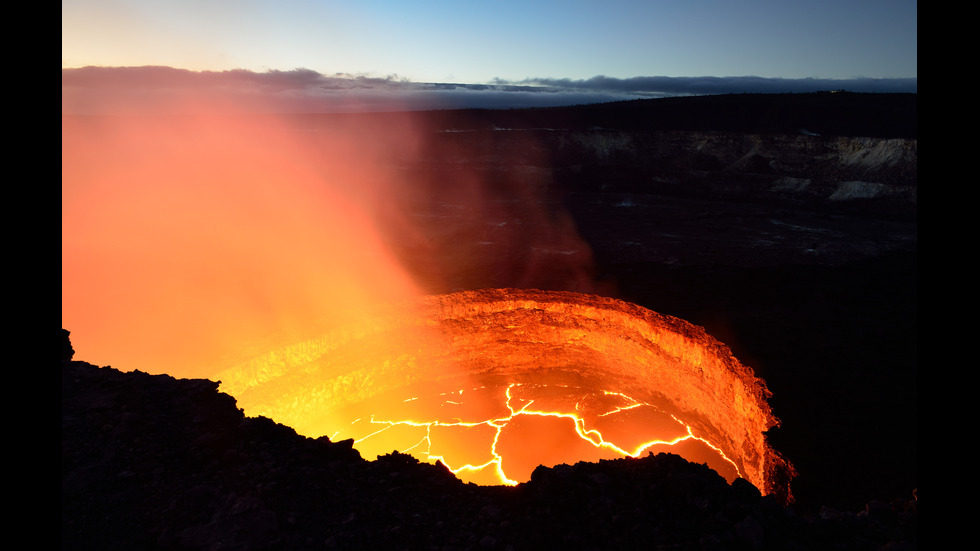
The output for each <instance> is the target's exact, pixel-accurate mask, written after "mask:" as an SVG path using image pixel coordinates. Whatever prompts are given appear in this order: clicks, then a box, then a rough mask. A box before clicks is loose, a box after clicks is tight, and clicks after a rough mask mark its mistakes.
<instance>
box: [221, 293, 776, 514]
mask: <svg viewBox="0 0 980 551" xmlns="http://www.w3.org/2000/svg"><path fill="white" fill-rule="evenodd" d="M218 378H219V380H220V381H221V382H222V388H221V390H222V391H224V392H227V393H229V394H231V395H232V396H234V397H235V398H236V399H237V400H238V404H239V406H240V407H242V408H243V410H244V411H245V413H246V414H247V415H252V416H258V415H262V416H266V417H269V418H271V419H274V420H276V421H277V422H280V423H283V424H285V425H288V426H291V427H293V428H294V429H295V430H296V431H297V432H299V433H300V434H304V435H307V436H311V437H318V436H323V435H326V436H329V437H330V438H331V439H332V440H337V439H348V438H353V439H354V441H355V447H357V449H358V450H359V451H360V452H361V453H362V454H363V455H365V456H366V457H368V458H373V456H374V455H377V454H383V453H388V452H391V451H392V450H398V451H401V452H403V453H411V454H413V455H415V456H416V457H418V458H419V459H420V460H426V461H442V462H443V463H445V464H446V465H447V466H448V467H449V468H450V469H452V470H453V472H455V473H456V474H457V476H459V477H460V478H462V479H463V480H467V481H471V482H477V483H481V484H516V483H518V482H521V481H523V480H528V479H529V478H530V474H531V472H532V471H533V469H534V468H535V467H536V466H538V465H546V466H554V465H557V464H561V463H574V462H577V461H597V460H601V459H612V458H618V457H625V456H634V457H636V456H639V455H640V454H644V453H648V452H661V451H669V452H672V453H676V454H678V455H681V456H683V457H685V458H686V459H688V460H689V461H694V462H698V463H706V464H708V466H710V467H712V468H713V469H715V470H716V471H718V472H719V474H721V475H722V476H724V477H726V478H727V479H728V480H733V479H734V478H735V477H742V478H745V479H747V480H748V481H750V482H752V483H753V484H755V485H756V486H757V487H758V488H759V489H760V490H762V491H763V492H764V493H766V494H776V495H777V496H778V497H780V498H781V499H782V500H785V501H789V500H791V499H792V498H791V495H790V490H789V482H790V479H791V478H792V476H793V468H792V466H791V465H790V464H789V463H788V462H787V461H785V460H784V459H783V458H782V457H781V456H780V455H779V454H778V453H777V452H775V451H774V450H773V449H771V448H770V447H769V445H768V444H767V442H766V438H765V433H766V431H768V430H769V429H770V428H772V427H774V426H777V425H778V419H776V417H775V416H773V414H772V412H771V410H770V408H769V405H768V403H767V399H768V397H769V391H768V390H767V389H766V387H765V383H764V382H763V381H762V380H760V379H758V378H756V377H755V376H754V374H753V372H752V370H751V369H749V368H748V367H746V366H743V365H742V364H741V363H739V362H738V360H736V359H735V358H734V357H733V356H732V354H731V352H730V350H729V349H728V348H727V347H726V346H725V345H723V344H721V343H720V342H718V341H716V340H715V339H713V338H712V337H710V336H709V335H707V334H706V333H705V332H704V330H703V329H702V328H700V327H697V326H694V325H692V324H690V323H688V322H685V321H683V320H680V319H677V318H673V317H670V316H665V315H662V314H658V313H656V312H652V311H650V310H647V309H645V308H642V307H640V306H637V305H635V304H630V303H627V302H623V301H619V300H615V299H611V298H606V297H599V296H593V295H583V294H577V293H570V292H555V291H538V290H518V289H490V290H481V291H466V292H460V293H453V294H449V295H437V296H428V297H422V298H421V299H419V300H418V301H416V302H412V303H410V304H402V305H399V306H397V307H392V308H390V309H386V310H383V311H380V312H373V313H371V314H367V313H365V315H363V316H361V317H360V318H359V319H358V320H356V321H352V322H350V323H348V324H345V325H343V326H341V327H334V328H332V329H330V330H329V331H326V332H325V334H323V335H322V336H319V337H316V338H313V339H308V340H305V341H303V342H300V343H296V344H292V345H289V346H285V347H282V348H280V349H277V350H275V351H274V352H271V353H269V354H267V355H265V356H263V357H260V358H256V359H254V360H251V361H249V362H246V363H244V364H241V365H239V366H237V367H235V368H233V369H229V370H227V371H225V372H223V373H221V374H220V375H219V377H218Z"/></svg>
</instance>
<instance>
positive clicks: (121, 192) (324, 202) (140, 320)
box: [62, 105, 418, 377]
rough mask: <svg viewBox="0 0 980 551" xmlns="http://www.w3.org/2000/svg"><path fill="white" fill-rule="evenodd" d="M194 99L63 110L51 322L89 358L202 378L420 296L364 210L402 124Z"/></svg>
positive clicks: (405, 143)
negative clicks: (155, 109) (306, 129)
mask: <svg viewBox="0 0 980 551" xmlns="http://www.w3.org/2000/svg"><path fill="white" fill-rule="evenodd" d="M206 107H207V106H206V105H200V106H193V108H186V109H176V108H175V109H174V111H176V112H178V113H179V114H177V113H174V112H170V113H167V112H164V113H165V114H153V115H149V114H114V115H104V116H98V117H84V116H64V117H63V118H62V316H63V321H62V323H63V326H64V327H66V328H70V330H71V331H72V339H73V341H76V342H77V345H76V346H77V347H78V349H79V350H84V351H85V354H86V358H87V359H89V360H90V361H93V362H97V363H100V364H102V365H106V364H108V363H109V362H112V363H113V364H114V365H116V366H119V367H122V368H123V369H130V370H131V369H139V370H142V371H147V372H151V373H168V374H171V375H175V376H183V377H209V376H211V375H213V374H214V372H215V371H217V370H218V369H220V368H221V367H222V366H224V367H226V366H228V365H232V364H233V363H235V362H237V361H241V359H243V358H247V357H250V356H254V355H255V354H257V353H259V352H260V351H263V350H268V349H270V348H273V347H275V346H280V345H281V344H282V343H283V342H290V341H292V340H297V339H303V338H309V337H311V336H313V335H316V334H317V333H318V332H320V331H322V330H323V328H324V327H330V326H332V325H333V324H335V323H338V322H339V321H341V320H349V317H350V316H351V315H354V314H356V313H357V312H359V311H360V310H361V309H363V306H364V305H365V304H371V303H373V302H376V301H382V302H384V301H390V300H402V299H405V298H408V297H412V296H415V295H416V294H417V292H418V291H417V289H416V287H415V284H414V282H413V281H412V279H411V278H410V277H409V276H408V275H407V274H406V273H405V271H404V270H403V269H402V268H401V266H400V265H399V264H398V263H397V262H396V261H395V260H394V258H393V257H392V255H391V254H390V252H389V251H388V249H387V246H386V245H385V243H384V241H383V240H382V239H381V236H380V235H379V233H378V230H377V229H376V228H375V225H374V220H373V212H372V210H371V201H372V200H373V199H374V196H375V195H376V194H383V193H384V189H385V187H386V186H388V185H390V182H391V176H390V175H389V174H388V173H387V172H386V171H385V169H384V168H382V163H380V162H378V161H377V159H378V157H380V156H383V155H385V156H386V155H391V154H392V151H391V150H390V149H389V148H392V147H404V148H410V147H411V140H408V139H407V138H406V136H405V134H404V132H401V130H400V129H398V128H397V127H396V126H389V127H388V128H387V133H386V134H385V136H387V138H388V139H387V141H385V140H379V139H372V140H367V139H361V140H356V139H354V138H352V137H351V136H350V134H351V133H350V132H347V130H346V129H342V128H333V129H328V130H331V131H332V133H331V132H321V133H308V134H304V133H303V132H302V131H301V130H300V129H297V128H296V127H289V126H288V125H287V124H285V123H284V122H283V120H280V119H277V118H275V117H272V116H261V115H256V114H254V113H253V114H251V115H247V116H246V115H244V114H236V113H235V112H234V110H233V108H232V107H229V106H219V107H217V108H215V109H213V110H209V109H207V108H206Z"/></svg>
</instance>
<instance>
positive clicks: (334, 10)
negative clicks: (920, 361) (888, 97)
mask: <svg viewBox="0 0 980 551" xmlns="http://www.w3.org/2000/svg"><path fill="white" fill-rule="evenodd" d="M86 67H103V68H107V67H113V68H130V69H132V68H146V67H167V68H173V69H179V70H182V71H187V72H189V73H192V74H193V75H203V77H202V78H201V79H199V80H201V81H205V82H207V83H212V84H213V83H214V81H215V80H216V79H218V78H226V77H232V76H233V77H236V78H237V79H238V80H237V81H236V82H238V83H239V84H241V82H242V77H243V76H245V75H247V76H249V77H250V78H251V79H252V81H253V82H263V83H267V82H269V81H272V80H275V81H276V82H277V83H278V84H277V86H279V87H280V88H279V91H280V98H281V97H282V96H281V94H282V88H281V87H282V86H283V83H284V82H285V81H286V80H287V79H293V80H290V81H289V82H290V85H289V86H290V88H289V95H290V96H291V97H293V98H294V99H296V98H297V97H300V98H301V99H304V100H305V101H306V102H307V103H308V104H309V102H310V101H311V97H330V98H333V99H334V100H335V101H334V103H333V104H332V105H334V106H335V107H334V108H335V109H337V110H345V109H350V108H351V107H349V106H346V107H345V106H340V107H336V105H337V102H336V97H337V92H336V89H337V88H338V86H340V87H345V88H346V89H347V93H348V94H349V93H351V92H350V90H351V89H356V90H357V91H358V92H361V93H364V92H370V93H368V94H367V95H368V96H371V93H374V94H375V96H377V94H378V93H382V92H383V95H386V94H390V93H393V92H394V91H397V92H398V93H400V94H402V95H403V96H405V95H406V94H407V95H408V96H409V97H411V98H413V100H417V101H419V102H420V103H418V105H422V106H424V107H428V106H431V105H437V104H439V102H446V103H449V104H450V105H449V106H464V107H465V106H471V105H470V104H471V103H480V102H483V103H493V101H494V100H493V98H500V97H503V96H506V97H507V98H508V99H507V100H506V102H509V103H510V104H514V105H515V106H523V105H524V104H527V105H533V104H535V101H537V102H541V101H545V102H551V103H555V102H557V103H575V102H579V101H581V100H583V99H586V100H590V99H591V100H594V99H598V100H599V101H602V100H615V99H627V98H631V97H657V96H663V95H682V94H700V93H727V92H734V93H739V92H760V91H761V92H769V91H808V90H814V89H827V88H828V87H829V88H831V89H838V88H844V89H853V91H903V92H915V91H916V77H917V3H916V2H915V1H914V0H822V1H820V2H814V1H798V0H741V1H738V2H735V1H731V0H684V1H663V0H643V1H638V0H604V1H602V2H598V1H586V0H567V1H562V2H559V1H550V0H521V1H512V0H498V1H496V2H469V1H464V2H460V1H459V0H454V1H442V0H418V1H414V2H403V1H396V0H362V1H359V2H338V1H333V0H286V1H281V0H280V1H270V0H242V1H236V2H231V1H190V0H168V1H157V0H87V1H78V0H63V1H62V69H63V76H64V75H68V77H66V78H69V79H75V80H76V81H77V80H78V79H79V78H80V77H79V76H78V75H77V74H76V73H77V72H78V71H77V70H79V69H81V68H86ZM103 74H104V73H103ZM129 74H130V75H132V74H133V73H132V71H130V73H129ZM116 78H120V77H118V75H117V77H116ZM296 79H299V80H296ZM185 80H186V79H185ZM117 83H118V81H117ZM421 84H427V85H429V86H428V87H422V86H419V85H421ZM434 84H439V85H441V86H442V87H441V88H440V87H434V86H432V85H434ZM447 84H457V85H459V86H456V87H453V88H448V87H446V86H445V85H447ZM71 85H72V84H69V86H71ZM209 85H210V84H209ZM474 85H481V86H474ZM63 86H64V85H63ZM261 86H263V87H265V88H268V86H269V85H268V84H261ZM379 87H380V88H379ZM379 90H380V91H381V92H379ZM542 91H545V92H552V93H551V94H549V95H547V96H534V94H533V92H542ZM559 91H560V92H564V93H566V94H571V95H566V94H556V92H559ZM450 92H452V93H450ZM463 92H473V93H472V94H467V95H466V97H468V98H470V99H469V100H467V102H462V101H461V100H459V99H458V98H459V95H460V94H461V93H463ZM413 94H414V95H413ZM423 96H424V98H425V101H422V100H421V99H420V98H421V97H423ZM533 97H537V98H542V97H546V98H548V99H547V100H540V99H539V100H534V99H533ZM452 98H456V100H455V101H456V103H453V102H452V101H451V99H452ZM375 99H376V97H375ZM367 104H368V105H373V106H378V105H380V103H378V102H375V103H372V102H371V101H368V103H367ZM344 105H346V104H344ZM361 105H362V106H363V105H364V104H363V103H362V104H361ZM321 108H322V106H321Z"/></svg>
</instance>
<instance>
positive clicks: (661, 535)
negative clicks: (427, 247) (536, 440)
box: [62, 331, 918, 551]
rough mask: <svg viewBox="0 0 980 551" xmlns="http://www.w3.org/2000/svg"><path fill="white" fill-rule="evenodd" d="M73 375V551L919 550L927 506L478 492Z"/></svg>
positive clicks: (689, 480)
mask: <svg viewBox="0 0 980 551" xmlns="http://www.w3.org/2000/svg"><path fill="white" fill-rule="evenodd" d="M73 355H74V351H73V350H72V347H71V344H70V342H69V341H68V332H67V331H64V351H63V362H62V548H63V549H98V550H100V551H111V550H124V549H125V550H131V549H175V550H185V549H186V550H190V549H202V550H215V551H216V550H219V549H220V550H242V551H244V550H253V549H254V550H258V549H262V550H276V549H283V550H293V549H425V550H429V549H431V550H450V549H512V550H525V549H614V548H615V549H624V548H625V549H639V548H643V549H753V550H754V549H798V550H807V549H869V550H879V549H888V550H898V549H914V548H916V543H917V539H918V536H917V532H918V511H917V507H918V506H917V501H916V499H915V496H913V495H909V496H899V497H896V499H893V500H891V501H890V502H882V501H872V502H869V503H868V504H867V506H866V507H865V508H864V509H863V510H860V511H836V510H833V509H830V508H823V509H821V510H820V511H819V513H818V514H807V515H801V514H797V513H795V512H794V509H793V507H792V506H789V507H783V506H781V505H780V504H779V503H777V501H776V500H775V499H774V498H772V497H770V496H762V495H761V494H760V492H759V491H758V490H757V489H756V488H755V487H754V486H752V485H751V484H749V483H748V482H745V481H744V480H741V479H739V480H736V481H735V483H733V484H731V485H729V484H728V483H726V482H725V480H724V479H723V478H721V477H720V476H719V475H718V474H716V473H715V472H714V471H711V470H710V469H708V468H707V467H705V466H703V465H696V464H692V463H689V462H687V461H685V460H684V459H682V458H681V457H679V456H676V455H669V454H660V455H656V456H653V455H650V456H647V457H645V458H642V459H635V460H634V459H622V460H614V461H603V462H600V463H593V464H590V463H579V464H576V465H571V466H568V465H560V466H557V467H555V468H545V467H539V468H538V469H537V470H536V471H535V472H534V475H533V477H532V479H531V480H530V481H529V482H527V483H524V484H520V485H518V486H516V487H486V486H477V485H473V484H464V483H462V482H461V481H459V480H458V479H457V478H456V477H455V476H454V475H453V474H452V473H451V472H449V471H448V470H447V469H445V468H443V467H441V466H439V465H430V464H426V463H419V462H418V461H417V460H415V459H414V458H412V457H411V456H408V455H403V454H398V453H391V454H389V455H387V456H383V457H380V458H378V459H377V460H376V461H366V460H364V459H363V458H361V457H360V455H359V453H358V452H357V451H356V450H354V449H353V448H352V442H351V441H341V442H331V441H329V440H328V439H327V438H325V437H323V438H318V439H310V438H306V437H303V436H300V435H298V434H297V433H296V432H295V431H293V430H292V429H291V428H289V427H286V426H283V425H279V424H277V423H275V422H273V421H271V420H269V419H267V418H264V417H259V418H247V417H245V416H244V414H243V412H242V411H241V410H240V409H238V408H237V406H236V402H235V399H234V398H233V397H231V396H229V395H227V394H223V393H220V392H218V390H217V388H218V383H217V382H215V381H210V380H206V379H174V378H173V377H170V376H168V375H149V374H146V373H142V372H139V371H134V372H129V373H124V372H121V371H118V370H115V369H113V368H111V367H98V366H95V365H92V364H88V363H86V362H81V361H73Z"/></svg>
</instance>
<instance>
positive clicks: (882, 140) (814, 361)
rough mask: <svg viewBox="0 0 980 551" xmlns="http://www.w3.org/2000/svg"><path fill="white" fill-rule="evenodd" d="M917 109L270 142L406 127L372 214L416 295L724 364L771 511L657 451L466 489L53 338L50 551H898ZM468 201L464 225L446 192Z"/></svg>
mask: <svg viewBox="0 0 980 551" xmlns="http://www.w3.org/2000/svg"><path fill="white" fill-rule="evenodd" d="M916 113H917V100H916V97H915V96H914V95H905V94H895V95H892V94H886V95H879V94H850V93H846V92H837V93H831V92H827V93H820V94H786V95H730V96H707V97H698V98H670V99H663V100H646V101H637V102H622V103H613V104H603V105H589V106H579V107H572V108H561V109H533V110H512V111H507V110H504V111H490V110H488V111H482V110H467V111H434V112H430V113H426V114H425V115H424V116H421V117H420V116H419V115H418V114H411V115H409V114H398V113H388V114H364V115H304V116H296V117H295V118H294V119H293V123H294V124H296V125H297V127H298V128H300V129H302V130H303V131H310V132H314V133H315V132H317V131H320V130H322V129H325V128H330V127H331V125H333V124H334V123H336V122H337V121H340V120H343V121H344V124H349V123H350V121H355V122H356V124H357V125H364V126H365V127H370V126H376V125H381V126H384V125H388V124H396V125H397V124H403V123H404V120H406V119H408V118H410V119H411V124H412V125H413V127H414V129H415V132H416V133H417V135H418V136H419V140H418V141H419V143H418V147H417V149H416V151H415V152H414V154H413V155H412V156H411V157H410V158H396V159H391V160H390V163H391V169H392V170H393V171H395V172H396V173H398V174H401V175H402V176H403V177H404V181H406V182H411V184H412V185H410V186H407V187H406V188H405V189H404V190H401V191H402V192H401V193H399V194H398V195H397V196H392V197H390V198H389V201H388V202H387V204H386V207H385V208H386V209H387V210H388V211H397V212H398V213H400V214H402V215H403V216H402V217H399V218H397V219H396V218H393V217H380V218H379V219H380V220H381V222H382V224H385V223H387V224H389V225H388V226H387V229H388V233H387V235H388V239H389V245H390V247H391V249H392V250H393V251H394V252H395V253H396V254H397V256H398V257H399V259H400V260H401V261H402V262H403V263H404V265H405V266H407V267H408V268H409V270H410V271H411V272H412V274H413V275H414V277H415V278H416V280H417V281H419V282H420V284H421V285H422V286H423V287H424V289H425V291H426V292H428V293H431V294H433V295H435V294H444V293H453V292H458V291H467V290H478V289H493V288H507V287H510V288H525V289H549V290H555V291H575V292H581V293H592V294H596V295H604V296H609V297H615V298H618V299H621V300H624V301H628V302H631V303H634V304H637V305H640V306H643V307H645V308H648V309H650V310H652V311H654V312H659V313H662V314H665V315H669V316H675V317H677V318H680V319H683V320H686V321H688V322H690V323H692V324H694V325H696V326H700V327H703V328H704V330H705V331H706V332H707V333H708V334H710V335H712V336H713V337H714V338H716V339H718V340H719V341H721V342H723V343H725V344H726V345H727V346H728V347H730V348H731V351H732V353H733V355H734V356H735V357H736V358H738V359H739V360H740V361H741V362H742V363H743V364H745V365H747V366H750V367H751V368H752V369H753V370H754V373H755V375H756V376H758V377H760V378H761V379H763V380H764V381H765V383H766V385H767V386H768V389H769V390H770V391H771V392H772V397H771V399H770V400H769V404H770V405H771V408H772V412H773V413H774V414H775V415H776V416H777V417H778V418H779V419H780V420H781V423H780V425H779V426H778V427H775V428H773V429H771V430H770V431H769V433H768V434H767V440H768V442H769V443H770V444H771V445H772V447H773V448H775V449H776V450H777V451H778V452H779V453H780V454H782V455H783V456H784V457H786V458H787V459H788V460H789V461H791V462H792V464H793V465H794V467H795V470H796V476H795V478H794V479H793V481H792V487H793V492H792V493H793V496H794V497H795V500H794V501H793V503H790V504H784V503H780V502H779V501H778V500H777V499H776V498H775V497H774V496H771V495H769V496H763V495H761V493H760V492H759V489H757V488H755V487H754V486H753V485H751V484H749V483H747V482H746V481H744V480H741V479H739V480H737V481H736V482H735V483H732V484H729V483H727V482H726V481H725V480H724V479H723V478H721V477H719V476H718V475H717V474H716V473H714V472H713V471H711V470H710V469H708V468H707V467H706V466H704V465H697V464H692V463H689V462H687V461H685V460H683V459H681V458H680V457H678V456H675V455H669V454H662V455H651V456H648V457H643V458H639V459H619V460H612V461H601V462H599V463H577V464H574V465H562V466H556V467H553V468H548V467H541V468H539V469H538V470H535V471H534V473H533V475H532V477H531V480H530V481H528V482H526V483H522V484H520V485H518V486H516V487H498V486H477V485H474V484H465V483H462V482H461V481H459V480H458V479H457V478H455V477H454V476H453V475H452V473H451V472H449V471H447V470H446V469H444V468H442V467H440V466H435V465H429V464H425V463H419V462H418V461H417V460H415V459H413V458H412V457H411V456H406V455H403V454H398V453H392V454H389V455H387V456H382V457H380V458H379V459H377V460H370V461H369V460H367V458H362V457H361V456H360V454H359V453H358V452H357V451H356V450H354V449H352V447H351V442H350V441H340V442H331V441H330V440H329V439H328V438H326V437H320V438H315V439H314V438H307V437H304V436H301V435H299V434H297V433H296V432H295V431H294V430H293V429H292V428H290V427H286V426H284V425H280V424H277V423H276V422H274V421H271V420H269V419H267V418H264V417H248V416H246V415H244V414H243V412H242V411H241V410H240V409H238V407H237V404H236V401H235V398H233V397H231V396H229V395H228V394H225V393H222V392H220V391H219V389H218V382H217V381H209V380H203V379H186V380H179V379H174V378H172V377H169V376H165V375H148V374H146V373H141V372H138V371H137V372H126V371H132V370H131V368H129V367H127V366H124V365H118V366H115V367H116V368H117V369H119V370H122V371H117V370H116V369H112V368H109V367H101V368H99V367H96V366H94V365H90V364H87V363H85V362H84V361H77V360H79V359H81V360H84V359H85V350H78V351H72V350H71V346H70V344H68V341H67V335H65V341H64V342H65V353H64V354H63V359H64V361H63V364H62V541H63V548H64V549H133V548H159V549H214V550H217V549H314V548H317V549H319V548H339V549H381V548H391V549H516V550H520V549H547V548H582V549H611V548H622V547H627V548H639V547H642V548H654V549H827V548H839V549H880V548H889V549H904V548H914V547H915V545H916V541H917V520H916V519H917V512H916V507H917V501H916V495H915V493H916V488H917V484H918V480H917V331H916V325H917V323H916V319H917V314H916V281H917V266H916V258H917V179H918V176H917V127H916V124H917V123H916V120H917V114H916ZM474 178H477V179H478V180H479V181H480V187H479V192H480V201H478V202H477V201H473V200H472V197H471V196H470V195H468V189H467V188H465V186H460V185H447V182H454V183H458V182H466V181H472V180H473V179H474ZM405 219H409V220H411V221H412V225H411V227H412V229H413V231H412V232H405V231H403V230H404V226H403V225H399V224H398V223H395V222H392V220H405ZM555 227H561V228H570V229H572V230H574V231H573V232H571V233H572V234H573V235H574V239H569V238H568V235H569V233H567V232H555V233H550V229H551V228H555ZM65 329H67V330H71V329H72V328H71V327H67V328H65ZM73 354H74V356H73ZM886 546H888V547H886Z"/></svg>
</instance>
